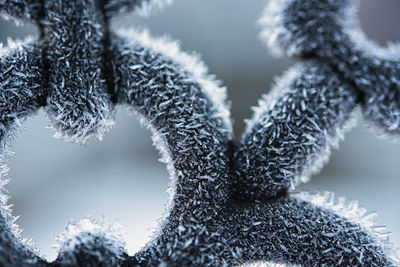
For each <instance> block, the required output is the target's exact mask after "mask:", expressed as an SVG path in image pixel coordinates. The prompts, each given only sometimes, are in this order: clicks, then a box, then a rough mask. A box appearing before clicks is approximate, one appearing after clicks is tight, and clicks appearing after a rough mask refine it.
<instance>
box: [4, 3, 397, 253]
mask: <svg viewBox="0 0 400 267" xmlns="http://www.w3.org/2000/svg"><path fill="white" fill-rule="evenodd" d="M265 3H266V0H252V1H245V0H176V1H175V3H174V4H173V5H172V6H170V7H168V8H166V9H164V10H163V11H161V12H158V13H157V14H154V15H153V16H151V17H150V18H148V19H144V18H139V17H137V16H135V15H132V14H129V15H125V16H121V17H120V18H118V19H117V20H116V21H115V22H114V24H115V25H116V26H118V27H137V26H138V27H141V28H143V27H148V28H150V29H151V31H152V33H153V35H160V34H164V33H167V34H168V35H170V36H171V37H172V38H174V39H178V40H180V41H181V43H182V48H183V49H184V50H185V51H197V52H199V53H200V54H201V55H202V58H203V60H204V61H205V62H206V64H207V65H208V66H209V68H210V72H211V73H214V74H216V75H217V77H218V78H220V79H221V80H223V81H224V84H225V85H226V86H228V93H229V97H230V99H231V100H232V115H233V118H234V119H235V131H236V136H238V135H239V133H240V132H241V131H242V129H243V126H244V125H243V119H244V118H247V117H249V116H250V115H251V111H250V106H252V105H255V104H256V103H257V99H258V98H259V97H260V95H261V94H262V93H266V92H268V90H269V87H270V84H271V82H272V79H273V77H274V76H276V75H280V74H281V73H282V72H283V71H284V70H285V69H287V68H288V67H289V66H290V65H291V64H292V62H290V61H288V60H280V59H274V58H272V57H270V56H269V54H268V52H267V50H266V49H265V48H264V47H263V46H262V45H261V43H260V42H259V40H258V38H257V34H258V30H257V29H256V27H255V21H256V20H257V18H258V17H259V15H260V14H261V10H262V9H263V7H264V5H265ZM360 10H361V16H360V18H361V22H362V27H363V28H364V30H365V31H366V32H367V35H368V36H369V37H371V38H373V39H375V40H378V41H379V42H380V43H381V44H385V43H386V42H387V41H390V40H391V41H397V40H400V31H399V30H398V29H399V25H400V17H399V16H398V14H399V11H400V1H398V0H382V1H378V0H364V1H362V6H361V9H360ZM27 34H35V28H34V27H33V26H32V25H27V26H24V27H18V28H17V27H15V26H14V25H13V24H12V23H10V22H3V21H0V41H2V42H5V40H6V38H7V36H10V37H12V38H16V37H18V38H23V37H24V36H26V35H27ZM117 121H118V122H119V123H118V124H117V125H116V126H115V127H114V128H113V130H112V131H111V132H110V133H109V134H107V135H106V136H105V138H104V141H103V142H99V141H97V140H91V141H90V142H89V143H88V145H87V146H85V147H81V146H78V145H72V144H67V143H64V142H63V141H61V140H54V139H53V138H51V136H52V131H51V130H50V129H46V126H47V125H48V123H47V121H46V119H45V116H44V114H43V112H40V113H39V115H38V116H36V117H34V118H30V119H29V120H28V121H27V123H26V125H25V126H26V128H27V130H26V131H24V132H22V133H20V134H19V135H18V139H16V141H15V142H14V146H13V150H14V151H15V152H16V155H15V156H13V157H12V159H11V165H10V167H11V171H10V174H9V175H10V177H11V178H12V180H11V182H10V184H9V185H8V186H7V189H8V190H9V194H10V195H11V200H10V203H12V204H14V214H15V215H21V218H20V219H19V220H18V223H19V224H20V225H21V227H22V228H23V229H24V232H23V233H24V235H25V236H26V237H31V238H34V239H36V241H37V245H38V247H39V248H40V249H41V251H42V252H43V253H44V254H46V255H47V257H48V258H49V259H53V258H54V257H55V255H56V252H55V250H54V249H53V248H52V247H51V246H52V244H54V235H58V234H60V233H61V232H62V231H63V229H64V226H65V223H66V221H68V220H69V219H71V218H74V219H80V218H82V217H84V216H86V215H88V214H90V215H93V216H94V217H96V218H100V217H101V216H102V215H104V216H105V217H106V218H107V219H108V220H110V221H113V220H114V219H118V221H119V222H120V223H121V224H123V225H125V226H126V228H127V233H128V247H129V252H130V253H134V252H135V251H136V250H137V249H139V248H140V246H142V245H144V243H145V242H146V240H147V239H148V236H149V235H150V234H151V229H153V228H154V227H155V226H156V225H157V218H159V217H160V216H161V214H162V212H163V209H164V205H165V203H166V201H167V197H168V195H167V193H165V190H166V189H167V187H168V173H167V171H166V170H165V166H164V165H163V164H161V163H159V162H158V161H157V159H158V155H157V152H156V151H155V150H154V149H153V148H152V146H151V139H150V135H149V132H148V131H147V130H143V129H142V128H140V126H139V123H138V121H137V120H136V119H135V118H134V117H130V116H127V115H126V111H125V110H120V111H119V112H118V113H117ZM359 125H360V126H358V127H357V128H355V129H354V130H353V131H352V132H351V133H349V134H347V135H346V140H345V141H344V142H342V143H341V146H340V150H339V151H334V152H333V155H332V158H331V161H330V163H329V164H328V165H327V166H325V168H324V169H323V171H322V173H321V174H320V175H317V176H315V177H313V179H312V181H311V182H310V183H308V184H306V185H302V186H300V188H301V189H305V190H310V191H316V190H320V191H325V190H329V191H333V192H336V193H337V194H338V195H343V196H346V197H347V198H348V199H356V200H359V203H360V204H362V205H363V206H365V207H366V208H367V209H368V210H371V211H374V210H375V211H377V212H379V217H378V221H379V223H380V224H382V225H387V226H388V227H389V229H390V230H391V231H392V232H393V240H394V241H395V242H396V243H397V244H400V208H399V204H400V164H399V159H400V144H394V143H393V142H389V141H387V140H381V139H378V138H377V137H375V135H373V134H371V133H370V132H369V131H366V129H365V127H364V126H363V123H362V122H361V121H360V123H359Z"/></svg>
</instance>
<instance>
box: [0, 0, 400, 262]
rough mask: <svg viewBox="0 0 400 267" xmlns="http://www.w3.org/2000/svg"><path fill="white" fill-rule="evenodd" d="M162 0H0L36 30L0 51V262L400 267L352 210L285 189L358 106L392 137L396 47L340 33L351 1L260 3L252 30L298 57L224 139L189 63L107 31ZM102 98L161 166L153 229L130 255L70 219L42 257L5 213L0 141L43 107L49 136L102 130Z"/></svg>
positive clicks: (162, 45)
mask: <svg viewBox="0 0 400 267" xmlns="http://www.w3.org/2000/svg"><path fill="white" fill-rule="evenodd" d="M168 2H169V1H162V0H154V1H150V0H149V1H145V0H142V1H140V0H137V1H134V0H132V1H128V0H120V1H119V0H109V1H107V0H101V1H100V0H99V1H91V0H75V1H63V0H60V1H53V0H43V1H17V0H13V1H1V0H0V13H1V14H3V15H5V16H8V17H14V18H16V19H21V20H30V21H34V22H36V24H37V25H39V27H40V36H39V39H38V40H27V41H25V42H24V43H19V42H16V43H9V45H8V47H7V48H2V47H0V114H1V115H0V144H1V147H0V148H1V154H0V160H1V163H2V165H1V173H0V174H1V180H0V190H1V192H0V265H5V266H232V265H247V266H257V265H258V264H266V265H267V266H268V265H270V266H399V265H400V263H399V261H398V259H397V258H396V255H395V252H394V249H393V245H392V244H391V243H390V241H389V240H388V235H387V234H386V233H385V232H382V231H380V229H378V228H377V226H376V225H375V224H374V222H373V221H372V220H371V217H372V215H370V214H368V213H366V212H365V210H364V209H362V208H359V207H358V205H356V204H355V203H349V204H347V203H346V202H345V201H344V200H343V199H341V198H339V199H338V200H335V199H334V198H333V195H330V194H322V195H310V194H306V193H300V194H299V193H288V190H289V189H290V188H293V186H295V185H296V183H298V182H299V181H306V180H307V179H308V177H309V176H310V175H311V174H313V173H315V172H316V171H318V169H319V168H320V167H321V166H322V165H323V164H324V163H325V162H326V161H327V159H328V157H329V152H330V149H331V147H332V146H335V145H337V142H338V140H339V139H340V138H342V136H343V132H344V131H345V130H346V129H348V128H349V124H350V122H351V121H352V119H351V118H352V113H353V110H354V109H355V108H356V107H357V106H359V105H361V106H362V107H363V109H364V114H365V115H366V116H367V117H368V118H369V119H370V120H371V121H373V122H375V123H376V125H378V126H379V127H380V129H382V131H385V132H386V133H389V134H391V135H396V134H397V135H398V134H399V131H400V130H399V116H400V114H399V105H400V104H399V103H400V101H398V100H399V90H398V85H399V79H398V78H399V73H398V71H397V69H398V67H399V66H398V65H399V64H398V59H399V58H400V56H399V54H400V53H398V52H399V51H400V49H391V50H384V49H380V48H377V47H375V46H374V45H372V44H370V43H369V41H368V40H366V39H365V38H364V37H362V36H361V37H360V36H359V37H357V39H352V38H354V36H355V34H354V33H355V32H356V31H355V27H354V26H353V25H352V22H351V21H352V19H353V18H354V12H355V11H354V9H355V5H354V3H353V2H351V1H344V0H340V1H333V0H320V1H316V0H309V1H306V0H304V1H300V0H299V1H295V0H285V1H278V0H276V1H271V3H270V8H269V9H268V11H267V13H266V14H265V17H264V19H263V20H262V21H263V23H264V24H263V25H264V26H265V31H264V35H265V36H268V37H269V40H270V41H269V43H270V44H271V45H273V46H274V45H277V44H278V45H279V48H280V49H279V52H280V54H287V55H295V56H300V57H307V59H308V61H307V62H305V63H303V64H302V65H298V66H296V67H294V68H292V69H291V70H289V71H288V72H287V74H286V75H284V76H283V77H282V78H281V79H280V80H278V81H277V84H276V86H275V88H274V89H273V92H272V93H271V94H269V95H267V96H265V97H264V98H263V99H262V100H260V104H259V106H258V107H257V108H255V114H254V116H253V118H252V119H251V120H249V121H248V127H247V129H246V131H245V133H244V134H243V136H242V138H241V139H240V141H239V143H238V144H235V143H234V142H233V141H232V125H231V121H230V114H229V110H228V107H227V103H226V92H225V88H224V87H222V86H221V85H220V82H218V81H217V80H215V78H214V77H213V76H210V75H209V74H207V68H206V67H205V66H204V64H203V63H202V62H201V61H200V60H199V58H198V56H196V55H189V54H185V53H183V52H181V51H180V49H179V47H178V45H177V44H176V43H174V42H171V41H169V40H168V39H166V38H160V39H155V38H152V37H150V35H149V34H148V33H147V32H135V31H130V32H119V33H114V32H113V31H112V30H111V29H110V28H109V19H110V18H111V16H112V15H115V14H116V13H117V12H123V11H127V10H133V11H139V10H142V11H146V10H149V8H150V7H154V6H156V7H157V6H161V5H162V4H164V3H168ZM349 5H350V6H349ZM346 7H350V8H349V9H348V10H347V9H346ZM349 10H350V11H349ZM350 33H351V34H350ZM350 35H351V36H353V37H350ZM358 35H360V34H359V33H358ZM380 64H381V65H382V66H380ZM116 104H122V105H125V106H128V107H131V108H133V109H134V110H135V111H136V114H137V115H138V116H139V117H140V118H141V121H142V122H143V123H144V124H145V125H146V126H147V127H148V128H149V129H151V130H152V132H153V140H154V144H155V145H156V147H157V148H158V149H159V150H160V152H161V155H162V160H163V161H164V162H165V163H166V164H167V168H168V170H169V172H170V176H171V178H172V190H171V200H170V204H169V205H168V208H167V211H166V214H165V217H164V220H163V222H162V224H161V225H160V227H159V229H158V231H157V232H156V234H155V236H154V238H153V239H152V241H150V242H149V243H148V244H147V245H146V246H145V247H144V248H143V249H142V250H141V251H139V252H138V253H137V254H136V255H132V256H129V255H128V254H127V253H126V250H125V248H124V247H125V242H124V233H123V231H122V232H121V229H120V227H119V226H118V225H115V224H114V225H108V224H106V223H104V221H95V220H93V219H90V218H85V219H83V220H81V221H80V222H78V223H74V222H71V223H69V224H68V226H67V229H66V231H65V232H64V233H63V234H61V235H60V236H59V238H58V249H59V255H58V257H57V259H56V260H55V261H54V262H51V263H49V262H46V261H45V260H44V259H43V257H41V256H40V255H39V253H38V252H37V251H36V249H35V248H34V246H33V245H32V243H31V242H30V241H28V240H26V239H23V238H22V237H21V235H20V232H21V230H20V229H19V228H18V227H17V225H16V224H15V220H16V219H15V218H14V217H13V216H12V215H11V210H10V207H9V206H8V205H7V199H8V197H7V196H6V194H5V193H6V191H5V189H4V186H5V184H6V182H7V179H6V178H5V175H6V172H7V166H6V159H5V156H6V155H7V153H8V150H7V146H6V143H8V142H7V141H8V140H9V137H10V136H11V135H12V134H13V132H15V129H16V128H17V126H18V125H20V122H21V120H23V119H24V118H25V117H27V116H29V115H31V114H34V113H35V111H37V110H38V109H39V108H41V107H43V108H45V109H46V110H47V113H48V116H49V118H50V120H51V122H52V124H53V127H54V128H55V130H56V132H57V134H56V136H63V137H65V138H66V139H67V140H68V141H74V142H84V141H85V140H86V139H87V138H88V137H89V136H91V135H97V136H98V137H101V135H102V134H103V133H104V132H105V131H106V130H108V129H109V128H110V126H111V125H112V115H113V110H114V105H116ZM138 219H140V218H138Z"/></svg>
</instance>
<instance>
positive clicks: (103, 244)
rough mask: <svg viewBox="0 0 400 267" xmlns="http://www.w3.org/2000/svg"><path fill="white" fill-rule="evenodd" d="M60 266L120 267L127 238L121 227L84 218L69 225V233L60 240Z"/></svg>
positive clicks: (58, 261)
mask: <svg viewBox="0 0 400 267" xmlns="http://www.w3.org/2000/svg"><path fill="white" fill-rule="evenodd" d="M58 242H59V247H58V250H59V256H58V258H57V259H56V263H57V264H60V265H61V266H85V265H86V264H88V263H89V262H90V264H91V266H104V267H106V266H117V265H120V264H121V263H122V261H123V256H124V255H126V253H125V250H124V247H125V234H124V231H123V230H122V228H121V226H120V225H118V224H111V225H109V224H107V223H106V222H105V221H95V220H93V219H91V218H85V219H83V220H81V221H79V222H78V223H75V222H69V224H68V226H67V229H66V231H65V232H64V233H63V234H61V235H60V236H59V237H58Z"/></svg>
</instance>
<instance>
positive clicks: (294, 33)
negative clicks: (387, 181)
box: [260, 0, 400, 136]
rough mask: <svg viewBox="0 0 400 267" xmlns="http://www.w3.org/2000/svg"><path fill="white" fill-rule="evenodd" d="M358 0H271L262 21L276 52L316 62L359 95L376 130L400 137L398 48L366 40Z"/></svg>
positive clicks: (264, 34)
mask: <svg viewBox="0 0 400 267" xmlns="http://www.w3.org/2000/svg"><path fill="white" fill-rule="evenodd" d="M358 3H359V0H324V1H322V0H283V1H282V0H272V1H270V3H269V6H268V8H267V9H266V10H265V14H264V16H263V17H262V19H261V20H260V25H261V27H262V28H263V31H262V34H261V36H262V38H263V39H265V40H266V41H267V43H268V45H269V47H270V48H271V50H272V51H274V52H275V53H276V54H278V55H279V54H287V55H289V56H298V57H306V58H319V59H322V60H323V61H324V62H326V63H327V64H329V65H331V67H332V68H333V69H335V71H336V72H337V74H338V75H340V77H341V79H342V80H343V82H345V83H348V84H351V85H352V87H354V88H355V89H357V90H358V91H359V92H360V93H362V99H361V105H362V108H363V112H364V115H365V117H366V118H367V119H368V120H369V121H370V122H371V123H372V124H373V125H375V126H376V127H378V128H379V131H381V132H382V133H386V134H388V135H390V136H398V135H399V133H400V46H399V45H397V46H389V47H388V48H382V47H379V46H377V45H376V44H374V43H373V42H372V41H370V40H368V39H367V38H366V37H365V36H364V34H363V33H362V31H361V29H360V27H359V24H358V21H357V16H356V15H357V7H358Z"/></svg>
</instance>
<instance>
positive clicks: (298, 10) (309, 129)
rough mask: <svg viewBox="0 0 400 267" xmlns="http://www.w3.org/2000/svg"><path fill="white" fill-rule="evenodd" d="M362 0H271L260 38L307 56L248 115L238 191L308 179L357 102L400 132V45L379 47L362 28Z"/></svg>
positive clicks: (258, 191)
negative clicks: (250, 114) (360, 1)
mask: <svg viewBox="0 0 400 267" xmlns="http://www.w3.org/2000/svg"><path fill="white" fill-rule="evenodd" d="M358 3H359V0H338V1H337V0H282V1H281V0H272V1H270V2H269V4H268V6H267V8H266V9H265V13H264V15H263V16H262V18H261V20H260V26H261V28H262V33H261V37H262V39H263V40H265V42H266V43H267V44H268V46H269V48H270V50H271V51H272V52H273V53H274V54H275V55H278V56H279V55H286V56H290V57H297V58H302V59H304V61H306V62H307V63H306V64H303V65H302V66H301V67H295V68H294V69H293V70H291V71H290V72H289V73H288V74H287V75H286V76H285V77H283V78H281V80H280V81H279V82H278V83H277V86H276V89H275V90H274V93H273V94H270V95H269V96H267V97H265V99H264V100H263V101H262V102H261V103H260V106H259V107H258V108H257V112H256V115H255V117H254V118H253V119H252V120H250V123H249V125H248V128H247V131H246V133H245V135H243V137H242V139H241V141H240V144H239V149H238V151H237V153H236V159H237V160H236V161H237V164H238V165H237V171H236V173H237V176H238V178H237V183H238V186H237V189H238V190H237V195H238V198H239V199H246V198H248V197H250V198H252V199H262V198H263V197H264V198H265V197H271V196H274V195H276V194H279V192H281V191H285V190H287V189H288V188H294V186H295V185H296V184H297V183H298V182H299V181H307V180H308V179H309V177H310V176H311V174H313V173H315V172H318V171H319V169H320V167H322V165H323V163H325V162H326V160H327V159H328V156H329V152H330V148H331V147H332V146H335V145H336V144H337V141H338V140H339V139H340V138H341V136H342V133H343V131H344V130H346V129H348V128H349V125H351V120H349V119H351V116H350V112H351V111H352V110H353V109H354V107H356V106H358V105H361V107H362V112H363V114H364V117H365V118H366V119H367V121H368V122H370V125H371V126H374V127H373V128H374V129H376V130H377V131H378V133H381V134H386V135H389V136H391V137H398V136H399V134H400V48H399V47H400V46H399V45H397V46H393V45H392V46H390V47H387V48H382V47H378V46H377V45H375V44H373V43H372V42H371V41H369V40H368V39H367V38H366V37H365V36H364V35H363V33H362V31H361V29H360V28H359V27H358V21H357V16H356V13H357V8H358V5H357V4H358ZM285 90H286V91H285ZM288 94H291V96H290V97H289V95H288ZM263 162H265V163H264V164H263ZM254 166H257V167H254Z"/></svg>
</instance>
